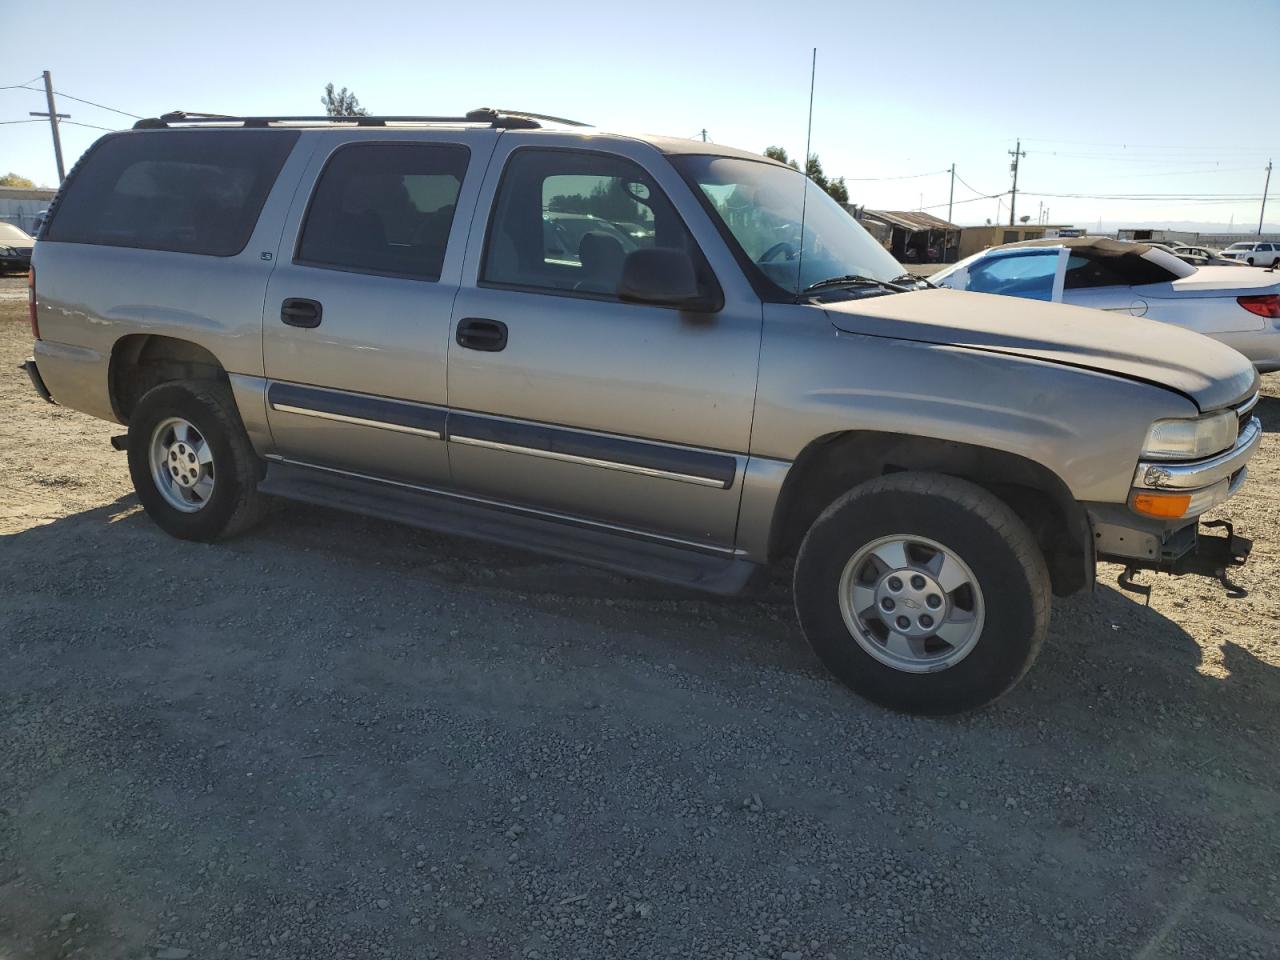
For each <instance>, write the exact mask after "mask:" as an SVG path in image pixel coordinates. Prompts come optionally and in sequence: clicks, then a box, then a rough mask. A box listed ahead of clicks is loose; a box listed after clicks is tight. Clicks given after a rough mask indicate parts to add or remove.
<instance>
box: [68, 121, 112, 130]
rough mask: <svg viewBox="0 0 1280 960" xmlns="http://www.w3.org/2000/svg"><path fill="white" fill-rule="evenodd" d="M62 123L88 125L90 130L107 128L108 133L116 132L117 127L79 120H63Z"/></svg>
mask: <svg viewBox="0 0 1280 960" xmlns="http://www.w3.org/2000/svg"><path fill="white" fill-rule="evenodd" d="M62 123H66V124H70V125H71V126H73V127H88V128H89V129H90V130H105V131H107V133H115V132H116V129H117V128H116V127H100V126H98V125H97V124H96V123H81V122H80V121H78V120H63V121H62Z"/></svg>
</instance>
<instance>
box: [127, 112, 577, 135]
mask: <svg viewBox="0 0 1280 960" xmlns="http://www.w3.org/2000/svg"><path fill="white" fill-rule="evenodd" d="M541 121H546V122H548V123H556V124H562V125H564V126H569V127H587V126H590V124H587V123H581V122H579V121H577V120H566V119H564V118H563V117H552V116H548V115H547V114H543V113H526V112H524V111H521V110H495V109H493V108H492V107H481V108H479V109H478V110H471V111H468V112H467V113H466V114H465V115H464V116H461V117H415V116H391V117H367V116H362V117H329V116H319V117H317V116H293V117H283V116H282V117H233V116H228V115H226V114H222V113H194V112H190V113H189V112H186V111H183V110H175V111H173V112H172V113H166V114H164V115H162V116H159V117H149V118H147V119H144V120H139V121H138V122H137V123H135V124H134V125H133V129H135V130H156V129H161V128H166V127H174V126H184V127H185V126H201V125H205V124H207V125H210V126H225V125H239V126H241V127H269V126H271V125H272V124H275V123H294V124H315V125H324V126H335V127H344V126H345V127H350V126H355V127H385V126H387V125H388V124H393V123H405V124H412V123H423V124H426V123H449V124H458V123H486V124H488V125H489V126H491V127H494V128H497V129H505V130H527V129H533V128H537V127H541V126H542V123H541Z"/></svg>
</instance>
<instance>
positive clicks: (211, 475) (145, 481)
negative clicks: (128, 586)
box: [129, 380, 262, 541]
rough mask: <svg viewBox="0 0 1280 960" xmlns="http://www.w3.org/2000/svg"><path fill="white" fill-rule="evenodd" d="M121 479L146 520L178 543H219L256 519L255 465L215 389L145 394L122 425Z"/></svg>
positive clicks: (172, 387)
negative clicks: (126, 476)
mask: <svg viewBox="0 0 1280 960" xmlns="http://www.w3.org/2000/svg"><path fill="white" fill-rule="evenodd" d="M129 473H130V475H131V476H132V478H133V487H134V489H135V490H136V491H137V493H138V499H139V500H140V501H141V502H142V506H143V508H144V509H145V510H146V511H147V515H148V516H149V517H151V519H152V520H153V521H155V523H156V525H157V526H159V527H160V528H161V529H162V530H164V531H165V532H166V533H168V534H171V535H172V536H175V537H178V538H180V539H183V540H203V541H213V540H222V539H225V538H227V537H231V536H234V535H235V534H236V533H239V532H241V531H242V530H245V529H247V528H248V527H249V526H251V525H252V524H253V523H254V522H255V521H256V520H257V519H258V516H259V514H260V506H259V495H258V481H259V480H260V479H261V477H262V462H261V461H260V460H259V459H258V457H257V455H256V454H255V453H254V451H253V447H252V445H251V444H250V443H249V437H248V435H247V434H246V433H245V429H244V424H243V423H241V421H240V415H239V413H238V411H237V410H236V405H235V400H234V399H233V398H232V396H231V390H230V388H228V387H227V386H226V385H225V384H223V383H217V382H210V381H195V380H193V381H175V382H170V383H163V384H161V385H160V386H158V387H155V388H153V389H151V390H148V391H147V392H146V393H145V394H144V395H143V397H142V399H141V400H139V401H138V406H137V407H136V408H135V409H134V411H133V415H132V416H131V417H130V418H129Z"/></svg>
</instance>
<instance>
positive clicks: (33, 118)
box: [0, 117, 44, 123]
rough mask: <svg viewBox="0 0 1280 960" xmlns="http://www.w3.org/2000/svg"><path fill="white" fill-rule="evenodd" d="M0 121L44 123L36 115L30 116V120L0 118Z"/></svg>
mask: <svg viewBox="0 0 1280 960" xmlns="http://www.w3.org/2000/svg"><path fill="white" fill-rule="evenodd" d="M0 123H44V121H43V120H42V119H40V118H38V117H32V118H31V119H30V120H0Z"/></svg>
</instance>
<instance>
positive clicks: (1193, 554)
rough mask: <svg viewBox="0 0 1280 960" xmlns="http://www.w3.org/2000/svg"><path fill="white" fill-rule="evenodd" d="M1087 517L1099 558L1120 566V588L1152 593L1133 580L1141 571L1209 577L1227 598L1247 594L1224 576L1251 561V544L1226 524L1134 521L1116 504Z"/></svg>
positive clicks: (1099, 507)
mask: <svg viewBox="0 0 1280 960" xmlns="http://www.w3.org/2000/svg"><path fill="white" fill-rule="evenodd" d="M1089 514H1090V521H1091V522H1092V526H1093V539H1094V551H1095V553H1096V555H1097V558H1098V559H1099V560H1105V561H1107V562H1109V563H1119V564H1123V565H1124V568H1125V569H1124V572H1123V573H1121V574H1120V576H1119V578H1118V580H1119V584H1120V586H1121V587H1123V588H1124V589H1126V590H1129V591H1132V592H1134V593H1141V594H1143V595H1146V594H1149V593H1150V592H1151V588H1150V587H1145V586H1141V585H1139V584H1137V583H1135V582H1134V580H1133V577H1134V575H1135V574H1136V573H1137V572H1138V571H1140V570H1152V571H1156V572H1158V573H1168V574H1172V575H1174V576H1186V575H1188V574H1194V575H1198V576H1204V577H1212V578H1214V579H1216V580H1218V581H1219V582H1220V583H1222V585H1223V586H1224V587H1225V588H1226V589H1227V595H1228V596H1232V597H1242V596H1244V595H1245V591H1244V589H1243V588H1242V587H1240V586H1239V585H1238V584H1236V583H1234V582H1233V581H1232V580H1231V579H1230V578H1229V577H1228V575H1227V571H1228V570H1230V569H1231V568H1232V567H1238V566H1241V565H1243V564H1244V563H1245V562H1246V561H1247V560H1248V559H1249V554H1250V552H1251V551H1252V550H1253V541H1252V540H1250V539H1249V538H1247V537H1242V536H1239V535H1237V534H1236V531H1235V527H1234V526H1233V525H1232V524H1231V522H1230V521H1228V520H1201V519H1200V518H1198V517H1197V518H1195V519H1193V520H1191V521H1186V520H1183V521H1178V523H1177V524H1173V523H1168V522H1165V523H1161V522H1160V521H1153V520H1146V519H1143V518H1139V517H1136V516H1135V515H1134V514H1133V513H1132V512H1131V511H1129V510H1127V509H1126V508H1125V507H1124V506H1123V505H1119V504H1115V505H1111V504H1108V505H1103V504H1095V505H1093V507H1092V508H1091V509H1090V511H1089ZM1218 531H1222V532H1221V533H1219V532H1218Z"/></svg>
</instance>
